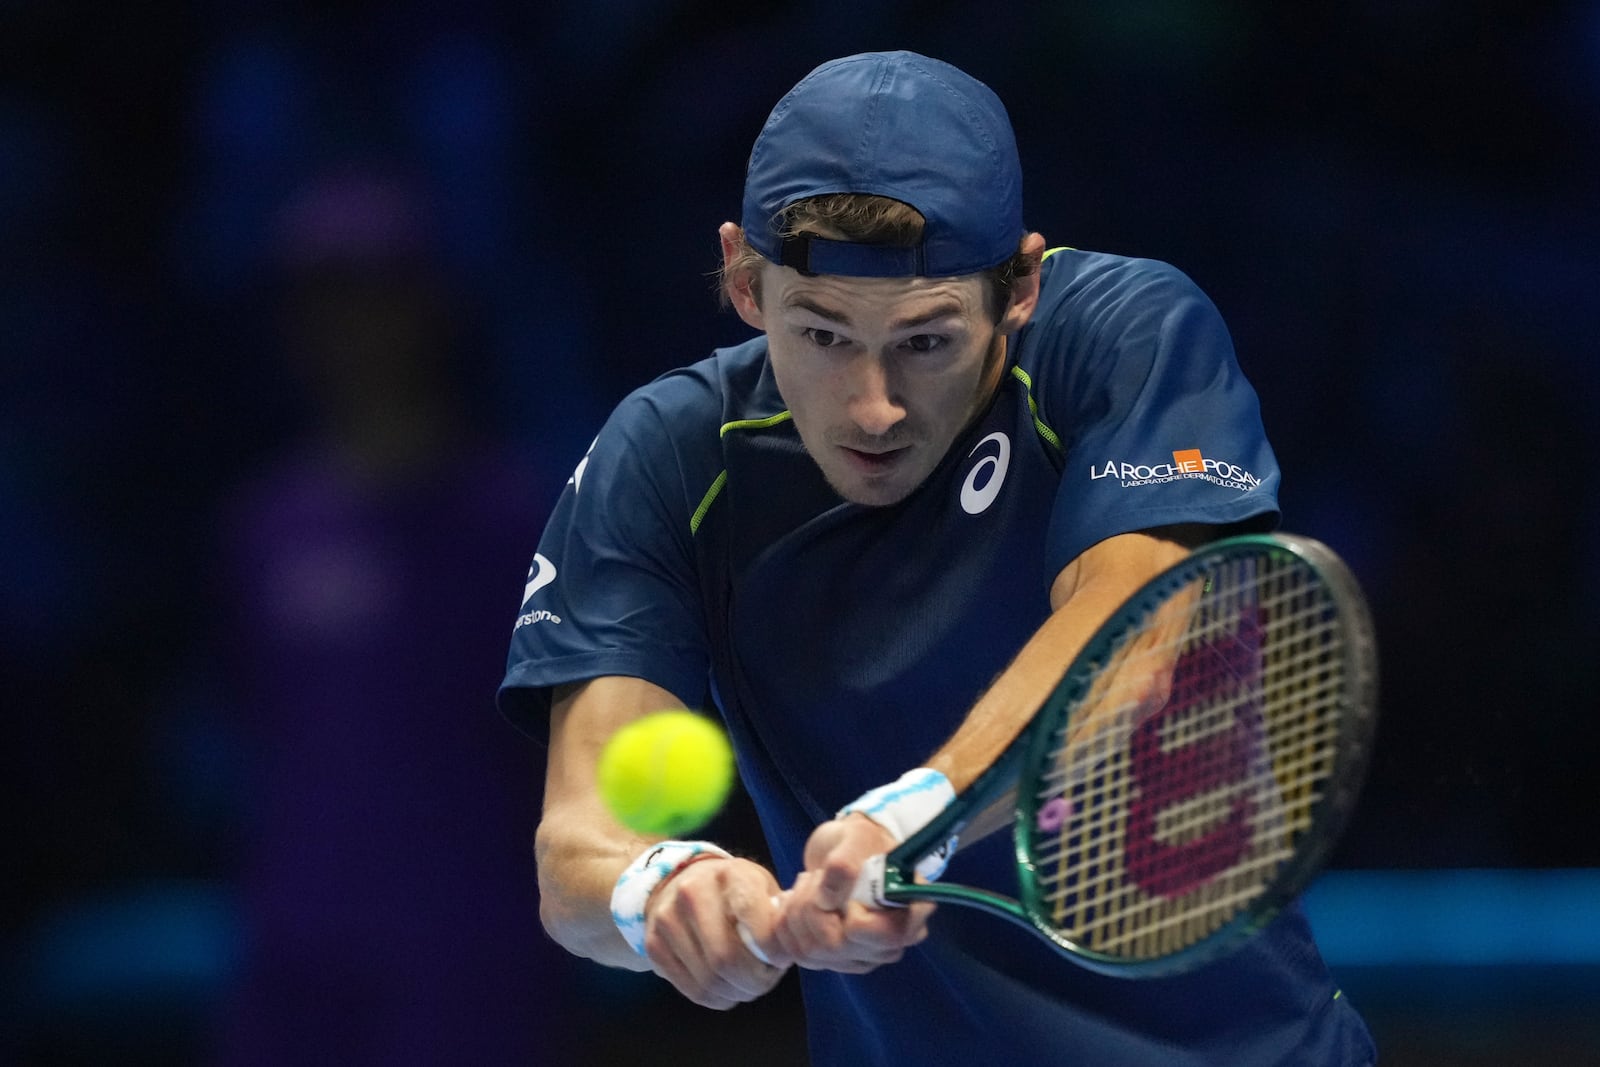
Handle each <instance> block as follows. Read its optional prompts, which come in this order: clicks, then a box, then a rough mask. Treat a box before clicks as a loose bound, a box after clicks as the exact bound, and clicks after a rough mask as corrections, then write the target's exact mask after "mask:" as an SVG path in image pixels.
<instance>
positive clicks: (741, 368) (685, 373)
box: [606, 337, 770, 447]
mask: <svg viewBox="0 0 1600 1067" xmlns="http://www.w3.org/2000/svg"><path fill="white" fill-rule="evenodd" d="M766 352H767V349H766V339H765V338H764V337H758V338H752V339H751V340H750V341H747V342H745V343H744V344H741V345H736V346H733V347H731V348H720V349H718V350H717V351H715V352H713V353H712V354H711V355H710V356H708V357H706V358H705V359H702V360H700V361H699V362H697V363H692V364H690V365H688V366H686V367H681V368H678V369H677V370H673V371H669V372H667V373H666V374H663V375H661V376H660V377H659V378H656V379H655V380H654V381H651V382H649V383H647V384H645V385H642V386H640V387H638V388H637V389H635V390H633V392H631V393H629V394H628V395H627V397H625V398H624V399H623V400H622V402H621V403H619V404H618V405H617V407H616V410H615V411H614V412H613V414H612V416H611V419H610V421H609V422H608V423H607V429H606V432H607V433H611V432H613V431H620V432H621V433H623V434H625V435H626V436H627V437H629V438H630V439H632V440H634V441H635V442H642V441H644V440H650V439H655V440H659V441H662V442H664V443H665V442H671V443H673V444H674V445H676V446H679V447H693V446H695V445H697V444H701V445H706V446H710V447H715V444H716V441H717V437H718V434H719V431H720V428H721V427H722V425H723V424H724V423H726V422H728V421H730V419H737V418H744V417H749V415H748V412H750V411H753V410H756V409H764V404H765V397H764V395H763V393H764V389H763V385H764V383H765V381H766V380H767V379H769V378H770V374H768V373H767V370H766V367H767V359H766Z"/></svg>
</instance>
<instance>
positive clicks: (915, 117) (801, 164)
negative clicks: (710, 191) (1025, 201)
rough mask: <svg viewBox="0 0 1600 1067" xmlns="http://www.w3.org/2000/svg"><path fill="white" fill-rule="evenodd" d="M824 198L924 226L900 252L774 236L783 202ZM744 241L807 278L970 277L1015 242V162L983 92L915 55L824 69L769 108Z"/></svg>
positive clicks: (869, 56)
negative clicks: (898, 210)
mask: <svg viewBox="0 0 1600 1067" xmlns="http://www.w3.org/2000/svg"><path fill="white" fill-rule="evenodd" d="M827 193H871V194H875V195H877V196H886V197H890V198H891V199H894V200H899V201H901V202H902V203H905V204H908V205H910V206H911V207H913V208H916V209H917V211H919V212H921V214H922V216H923V218H924V219H925V220H926V225H925V227H924V230H923V236H922V243H921V244H919V245H915V246H912V247H901V246H890V245H868V244H859V243H854V242H848V241H832V240H827V239H824V238H822V237H817V236H813V235H809V234H802V235H798V236H793V237H789V238H785V237H784V236H783V234H782V233H780V232H779V227H780V225H781V223H782V212H783V211H784V209H786V208H787V207H789V205H791V204H793V203H795V202H796V201H799V200H805V199H807V198H809V197H814V196H821V195H824V194H827ZM741 221H742V224H743V226H744V235H745V240H746V241H748V242H749V244H750V246H751V247H752V248H754V249H755V250H756V251H758V252H760V253H761V254H762V255H763V256H765V257H766V258H767V259H769V260H771V261H772V262H774V263H779V264H782V265H784V266H790V267H794V268H796V269H798V270H802V271H806V272H808V273H812V274H842V275H849V276H852V277H860V278H897V277H909V276H912V275H925V276H929V277H947V276H952V275H959V274H976V273H977V272H979V271H983V270H988V269H989V268H990V267H995V266H998V265H999V264H1001V263H1003V262H1005V261H1006V260H1007V259H1009V258H1010V257H1011V256H1012V255H1013V254H1015V253H1016V251H1017V248H1018V246H1019V244H1020V243H1021V241H1022V234H1023V224H1022V165H1021V163H1020V161H1019V160H1018V158H1017V144H1016V139H1015V137H1014V136H1013V135H1012V132H1011V120H1010V119H1009V118H1008V117H1007V116H1006V109H1005V106H1004V105H1003V104H1001V103H1000V98H999V97H997V96H996V95H995V94H994V92H993V90H991V89H990V88H989V87H988V86H987V85H984V84H983V83H982V82H980V81H978V80H977V79H976V78H974V77H972V76H971V75H970V74H967V73H965V72H963V71H960V70H957V69H956V68H955V67H952V66H951V65H950V64H948V63H942V62H940V61H939V60H937V59H929V58H928V57H926V56H920V55H917V54H916V53H915V52H869V53H865V54H863V55H856V56H848V57H846V58H844V59H835V60H833V61H832V62H829V63H824V64H823V65H822V66H820V67H818V68H817V69H816V70H814V71H812V72H811V73H810V74H808V75H806V76H805V78H803V79H801V81H800V83H799V84H798V85H796V86H795V87H794V88H793V89H791V90H790V91H789V94H788V95H787V96H785V97H784V98H783V99H782V100H780V101H778V105H777V107H775V108H773V109H772V114H771V115H770V116H769V117H768V118H767V123H766V125H765V126H764V127H762V130H761V134H760V136H758V137H757V138H756V143H755V147H754V148H752V149H751V151H750V165H749V168H748V170H747V171H746V173H745V184H744V208H743V216H742V220H741Z"/></svg>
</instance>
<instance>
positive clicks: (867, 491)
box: [822, 470, 921, 508]
mask: <svg viewBox="0 0 1600 1067" xmlns="http://www.w3.org/2000/svg"><path fill="white" fill-rule="evenodd" d="M822 474H823V477H825V478H827V480H828V484H829V485H831V486H833V491H834V492H835V493H838V494H839V495H840V496H842V497H844V498H845V499H846V500H848V501H849V502H850V503H852V504H860V505H862V506H863V507H869V508H886V507H890V506H891V505H894V504H898V503H900V501H902V500H904V499H905V498H906V497H908V496H910V495H911V494H912V492H913V491H914V490H915V489H916V488H917V486H918V485H920V484H921V482H914V483H912V484H910V485H906V484H903V483H901V482H900V481H899V480H895V481H865V480H863V479H861V478H841V477H839V476H838V475H836V474H835V473H833V472H832V471H826V470H825V471H823V472H822Z"/></svg>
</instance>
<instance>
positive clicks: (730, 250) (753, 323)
mask: <svg viewBox="0 0 1600 1067" xmlns="http://www.w3.org/2000/svg"><path fill="white" fill-rule="evenodd" d="M717 237H718V238H719V239H720V240H721V242H722V292H723V295H725V296H726V297H727V298H728V303H730V304H732V305H733V310H734V311H736V312H738V313H739V317H740V318H741V319H743V320H744V322H745V325H747V326H750V327H752V328H753V329H757V330H761V331H762V332H766V329H767V326H766V319H765V317H764V316H763V315H762V314H761V302H760V301H759V300H757V299H756V294H755V285H754V283H755V280H756V279H755V274H754V273H753V272H752V271H751V269H750V268H749V266H745V267H742V268H741V267H735V266H734V264H735V263H736V262H738V261H740V260H741V259H743V258H744V252H745V248H746V246H745V243H744V231H743V230H742V229H740V228H739V224H738V223H735V222H724V223H723V224H722V225H721V226H719V227H718V228H717Z"/></svg>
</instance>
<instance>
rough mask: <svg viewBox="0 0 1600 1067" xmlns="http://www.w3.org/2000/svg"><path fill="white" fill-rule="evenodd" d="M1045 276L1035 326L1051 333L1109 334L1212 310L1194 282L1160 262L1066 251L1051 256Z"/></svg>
mask: <svg viewBox="0 0 1600 1067" xmlns="http://www.w3.org/2000/svg"><path fill="white" fill-rule="evenodd" d="M1040 271H1041V275H1042V276H1041V279H1040V298H1039V313H1038V314H1037V315H1036V316H1035V319H1034V321H1035V323H1036V324H1038V325H1039V326H1043V327H1047V328H1055V329H1061V328H1065V327H1078V328H1084V329H1086V328H1091V327H1097V328H1104V327H1105V326H1106V325H1108V324H1109V323H1110V322H1114V321H1119V320H1133V319H1137V318H1139V317H1141V316H1146V315H1151V314H1158V315H1160V314H1167V313H1169V312H1170V311H1171V310H1172V309H1173V308H1174V307H1175V306H1181V305H1184V304H1188V303H1200V304H1203V305H1205V306H1206V307H1210V304H1211V302H1210V300H1209V299H1208V298H1207V297H1206V295H1205V293H1203V292H1202V291H1201V289H1200V287H1199V286H1198V285H1196V284H1195V283H1194V280H1193V279H1191V278H1190V277H1189V276H1188V275H1187V274H1185V273H1184V272H1183V271H1181V270H1179V269H1178V268H1177V267H1175V266H1173V265H1172V264H1170V263H1165V262H1162V261H1161V260H1158V259H1143V258H1139V257H1135V256H1117V255H1112V254H1110V253H1106V252H1085V251H1081V250H1079V249H1075V248H1060V249H1052V250H1051V251H1050V252H1048V253H1046V258H1045V261H1044V264H1043V265H1042V266H1041V268H1040Z"/></svg>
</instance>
